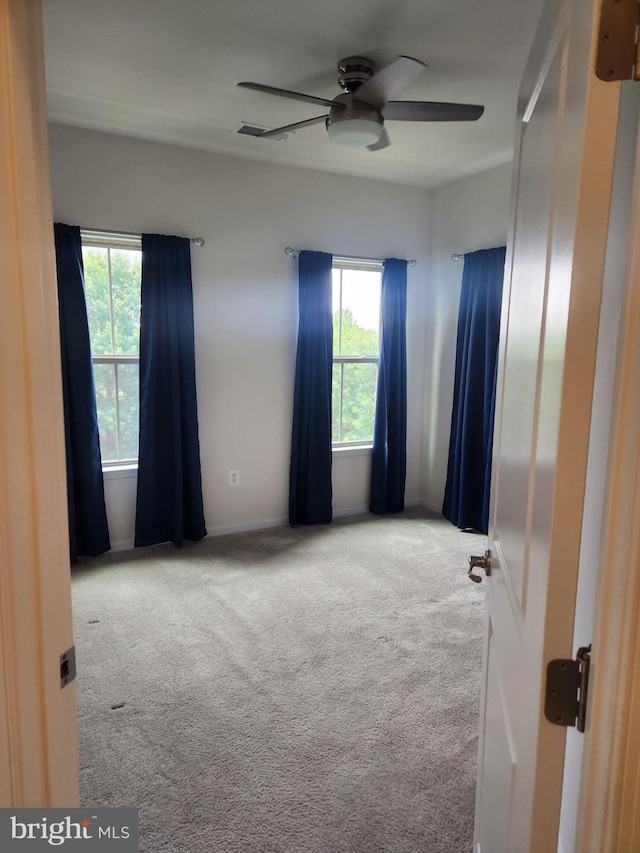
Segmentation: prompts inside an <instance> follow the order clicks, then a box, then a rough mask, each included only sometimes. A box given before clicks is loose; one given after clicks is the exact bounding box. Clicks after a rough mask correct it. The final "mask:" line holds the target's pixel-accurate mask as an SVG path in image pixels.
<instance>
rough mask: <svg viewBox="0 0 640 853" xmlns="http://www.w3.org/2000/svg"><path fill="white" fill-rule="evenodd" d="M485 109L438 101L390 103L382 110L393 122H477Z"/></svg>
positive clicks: (474, 105)
mask: <svg viewBox="0 0 640 853" xmlns="http://www.w3.org/2000/svg"><path fill="white" fill-rule="evenodd" d="M483 112H484V107H482V106H479V105H476V104H447V103H438V102H437V101H389V102H388V103H387V104H386V105H385V106H384V107H383V108H382V115H383V116H384V117H385V119H391V120H392V121H477V120H478V119H479V118H480V116H481V115H482V113H483Z"/></svg>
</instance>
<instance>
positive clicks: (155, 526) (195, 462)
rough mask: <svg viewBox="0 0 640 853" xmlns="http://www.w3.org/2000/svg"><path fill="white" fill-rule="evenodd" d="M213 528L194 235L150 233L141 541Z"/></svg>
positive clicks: (193, 535) (145, 239)
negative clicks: (203, 469)
mask: <svg viewBox="0 0 640 853" xmlns="http://www.w3.org/2000/svg"><path fill="white" fill-rule="evenodd" d="M206 535H207V530H206V527H205V521H204V512H203V507H202V481H201V473H200V444H199V439H198V412H197V398H196V369H195V347H194V327H193V292H192V285H191V250H190V245H189V240H188V239H187V238H183V237H164V236H162V235H160V234H143V235H142V286H141V295H140V448H139V458H138V494H137V501H136V527H135V545H136V547H138V546H143V545H154V544H156V543H158V542H173V544H174V545H176V546H178V547H179V546H180V545H182V543H183V540H184V539H190V540H193V541H197V540H198V539H202V538H203V537H204V536H206Z"/></svg>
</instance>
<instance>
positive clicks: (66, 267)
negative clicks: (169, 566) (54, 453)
mask: <svg viewBox="0 0 640 853" xmlns="http://www.w3.org/2000/svg"><path fill="white" fill-rule="evenodd" d="M54 239H55V246H56V273H57V277H58V318H59V321H60V352H61V358H62V394H63V401H64V434H65V445H66V453H67V501H68V506H69V551H70V557H71V562H73V563H75V562H76V560H77V558H78V556H87V557H96V556H97V555H98V554H103V553H104V552H105V551H108V550H109V549H110V548H111V544H110V542H109V530H108V527H107V513H106V509H105V503H104V482H103V479H102V460H101V458H100V440H99V436H98V416H97V412H96V395H95V389H94V384H93V365H92V362H91V344H90V342H89V324H88V322H87V307H86V303H85V298H84V268H83V265H82V242H81V238H80V229H79V228H78V227H76V226H75V225H63V224H62V223H58V222H57V223H55V225H54Z"/></svg>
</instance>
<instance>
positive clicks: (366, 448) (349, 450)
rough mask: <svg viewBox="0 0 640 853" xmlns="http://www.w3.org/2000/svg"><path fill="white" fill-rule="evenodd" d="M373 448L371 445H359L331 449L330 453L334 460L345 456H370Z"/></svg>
mask: <svg viewBox="0 0 640 853" xmlns="http://www.w3.org/2000/svg"><path fill="white" fill-rule="evenodd" d="M372 450H373V446H372V445H371V444H361V445H359V446H358V447H332V448H331V452H332V453H333V454H334V456H335V458H337V459H340V458H342V457H345V456H371V452H372Z"/></svg>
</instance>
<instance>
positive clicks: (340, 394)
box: [331, 257, 383, 447]
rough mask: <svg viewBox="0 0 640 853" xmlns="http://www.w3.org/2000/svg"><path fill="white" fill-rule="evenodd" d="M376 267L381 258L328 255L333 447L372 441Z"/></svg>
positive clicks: (377, 317) (377, 295)
mask: <svg viewBox="0 0 640 853" xmlns="http://www.w3.org/2000/svg"><path fill="white" fill-rule="evenodd" d="M382 270H383V264H382V262H381V261H373V260H372V261H352V260H351V259H347V258H336V257H334V259H333V272H332V314H333V373H332V399H331V413H332V414H331V419H332V424H331V440H332V445H333V447H349V446H358V445H360V446H362V445H364V446H366V445H370V444H371V443H372V442H373V423H374V417H375V409H376V386H377V380H378V359H379V354H380V294H381V288H382Z"/></svg>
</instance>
